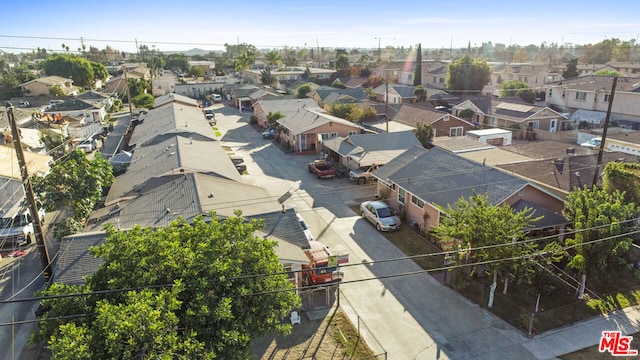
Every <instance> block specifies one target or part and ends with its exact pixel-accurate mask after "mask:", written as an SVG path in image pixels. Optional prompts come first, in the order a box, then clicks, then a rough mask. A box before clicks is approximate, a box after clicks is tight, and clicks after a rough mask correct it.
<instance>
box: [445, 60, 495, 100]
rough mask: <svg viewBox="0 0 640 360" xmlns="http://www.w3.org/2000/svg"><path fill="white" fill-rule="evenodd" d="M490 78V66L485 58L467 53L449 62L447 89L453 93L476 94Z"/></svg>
mask: <svg viewBox="0 0 640 360" xmlns="http://www.w3.org/2000/svg"><path fill="white" fill-rule="evenodd" d="M490 80H491V68H490V67H489V64H487V61H486V60H481V59H473V58H472V57H471V56H469V55H468V54H467V55H465V56H463V57H462V58H460V59H458V60H456V61H454V62H452V63H451V64H449V71H448V73H447V89H448V90H449V91H451V92H453V93H457V94H460V93H463V94H473V93H475V94H478V93H480V91H481V90H482V88H483V87H484V86H485V85H487V84H488V83H489V81H490Z"/></svg>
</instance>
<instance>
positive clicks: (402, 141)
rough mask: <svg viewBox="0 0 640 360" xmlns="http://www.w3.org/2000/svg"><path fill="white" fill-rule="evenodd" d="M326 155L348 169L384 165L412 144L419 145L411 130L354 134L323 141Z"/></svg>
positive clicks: (412, 145)
mask: <svg viewBox="0 0 640 360" xmlns="http://www.w3.org/2000/svg"><path fill="white" fill-rule="evenodd" d="M323 145H324V148H325V150H328V157H329V158H330V159H333V160H334V161H336V162H337V163H339V164H342V165H344V166H346V167H347V168H348V169H357V168H361V167H365V166H371V165H373V164H376V165H384V164H386V163H387V162H389V161H391V160H392V159H393V158H395V157H396V156H398V155H400V154H401V153H403V152H405V151H406V150H407V149H409V148H412V147H414V146H421V145H420V141H418V139H417V138H416V136H415V135H414V133H413V131H402V132H388V133H380V134H356V135H349V136H347V137H337V138H333V139H329V140H326V141H324V142H323Z"/></svg>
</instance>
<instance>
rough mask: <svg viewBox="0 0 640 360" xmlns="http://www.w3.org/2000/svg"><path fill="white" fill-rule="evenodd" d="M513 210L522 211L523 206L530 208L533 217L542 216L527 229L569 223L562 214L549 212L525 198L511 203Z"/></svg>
mask: <svg viewBox="0 0 640 360" xmlns="http://www.w3.org/2000/svg"><path fill="white" fill-rule="evenodd" d="M511 208H513V210H514V211H515V212H520V211H523V210H524V209H525V208H529V209H532V210H533V212H532V215H533V217H534V218H537V217H539V216H542V219H540V220H538V221H536V222H534V223H533V224H531V226H530V227H529V228H528V229H527V230H529V231H530V230H536V229H546V228H550V227H554V226H560V225H566V224H567V223H569V222H568V221H567V219H565V218H564V217H563V216H562V215H560V214H556V213H554V212H551V211H549V210H547V209H545V208H543V207H541V206H539V205H537V204H534V203H532V202H529V201H526V200H518V201H517V202H516V203H515V204H513V205H511Z"/></svg>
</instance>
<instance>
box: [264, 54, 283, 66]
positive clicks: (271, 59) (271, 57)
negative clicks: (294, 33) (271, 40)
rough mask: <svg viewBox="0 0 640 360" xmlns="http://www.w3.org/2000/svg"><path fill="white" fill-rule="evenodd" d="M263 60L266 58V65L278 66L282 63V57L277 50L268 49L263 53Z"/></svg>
mask: <svg viewBox="0 0 640 360" xmlns="http://www.w3.org/2000/svg"><path fill="white" fill-rule="evenodd" d="M264 58H265V60H267V65H269V66H270V67H271V66H278V65H280V64H281V63H282V57H281V56H280V53H279V52H277V51H269V52H268V53H266V54H265V55H264Z"/></svg>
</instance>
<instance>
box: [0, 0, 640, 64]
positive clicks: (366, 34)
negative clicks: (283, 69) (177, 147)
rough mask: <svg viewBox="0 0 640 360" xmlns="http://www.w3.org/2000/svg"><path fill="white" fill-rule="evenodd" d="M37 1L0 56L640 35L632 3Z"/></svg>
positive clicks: (8, 25)
mask: <svg viewBox="0 0 640 360" xmlns="http://www.w3.org/2000/svg"><path fill="white" fill-rule="evenodd" d="M40 1H42V0H36V2H29V1H19V0H18V1H13V2H12V3H11V4H8V5H5V10H7V9H8V10H10V11H9V12H3V13H4V14H5V16H4V17H3V20H2V22H1V23H0V50H4V51H9V52H21V51H25V50H22V49H35V48H37V47H40V48H47V49H53V50H60V49H61V45H62V43H65V44H66V45H68V46H69V47H70V48H71V49H77V48H79V47H80V46H81V42H80V38H81V37H82V38H83V39H85V40H84V42H85V45H87V47H88V46H95V47H98V48H100V49H103V48H104V47H105V46H106V45H110V46H111V47H113V48H116V49H118V50H121V51H134V50H135V41H136V40H137V42H138V44H139V45H140V44H144V45H147V46H148V47H149V48H153V47H154V46H155V48H157V49H160V50H167V51H168V50H188V49H191V48H195V47H198V48H201V49H208V50H221V49H223V45H224V44H225V43H229V44H235V43H237V42H240V43H243V42H245V43H249V44H253V45H255V46H257V47H258V48H273V47H283V46H289V47H305V46H306V47H308V48H311V47H316V46H319V47H342V48H354V47H357V48H377V47H378V44H380V46H381V47H383V48H384V47H386V46H389V45H390V46H394V47H400V46H404V47H409V46H414V45H415V44H417V43H422V47H423V48H449V47H450V46H453V47H454V48H460V47H466V46H467V44H468V43H469V42H471V46H476V45H477V46H479V45H480V44H481V43H482V42H488V41H491V42H493V43H494V44H495V43H502V44H506V45H509V44H518V45H522V46H526V45H529V44H535V45H540V44H541V43H542V42H547V43H552V42H555V43H559V44H560V43H572V44H587V43H596V42H599V41H602V40H603V39H606V38H618V39H620V40H624V41H628V40H631V39H636V40H638V36H639V35H640V18H639V17H638V14H640V1H638V0H611V1H607V2H603V1H598V2H596V1H594V0H582V1H575V0H556V1H547V0H539V1H526V2H521V1H513V0H512V1H503V0H497V1H491V0H482V1H480V0H458V1H450V0H439V1H429V0H422V1H395V2H394V1H378V0H368V1H361V0H355V1H350V0H342V1H334V0H328V1H296V2H291V1H284V0H262V1H254V0H244V1H232V0H228V1H217V0H216V1H214V0H209V1H200V0H196V1H175V0H174V1H136V0H130V1H122V0H114V1H104V2H92V1H60V2H55V1H47V2H44V1H42V2H40ZM34 3H36V5H34ZM7 6H8V8H7ZM7 14H14V15H9V16H7ZM12 48H16V49H12Z"/></svg>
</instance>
